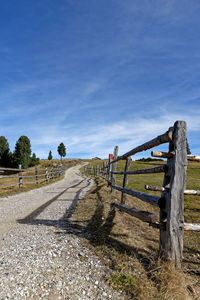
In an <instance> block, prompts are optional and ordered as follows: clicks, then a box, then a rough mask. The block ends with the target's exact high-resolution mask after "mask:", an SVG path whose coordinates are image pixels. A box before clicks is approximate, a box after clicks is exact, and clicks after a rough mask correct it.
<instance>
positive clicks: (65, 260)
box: [0, 166, 124, 300]
mask: <svg viewBox="0 0 200 300" xmlns="http://www.w3.org/2000/svg"><path fill="white" fill-rule="evenodd" d="M79 169H80V166H75V167H73V168H70V169H69V170H67V171H66V174H65V178H64V179H63V180H61V181H59V182H57V183H54V184H51V185H49V186H48V187H47V186H46V187H42V188H40V189H37V190H33V191H30V192H26V193H21V194H19V195H15V196H12V197H8V198H2V199H0V205H1V208H3V212H4V213H3V215H2V214H1V215H0V224H1V226H0V231H1V241H0V299H52V300H54V299H55V300H56V299H68V300H70V299H71V300H76V299H77V300H78V299H83V300H86V299H102V300H104V299H116V300H118V299H124V296H123V295H122V294H120V293H118V292H116V291H114V290H113V289H112V288H111V287H110V286H108V284H107V283H106V276H107V275H108V270H107V268H106V267H105V266H104V265H103V264H102V262H101V261H100V260H99V258H98V257H97V256H95V255H94V254H93V253H92V252H90V250H89V249H87V248H85V247H83V245H82V242H81V237H78V236H76V235H75V234H74V232H73V229H72V228H71V227H70V222H69V221H68V219H69V217H70V216H71V214H72V213H73V210H74V209H75V207H76V205H77V203H78V201H82V200H81V199H82V198H83V196H84V194H85V193H86V192H87V191H88V189H90V187H91V185H92V184H93V183H92V180H91V179H89V178H87V177H85V176H83V175H81V174H80V172H79ZM23 207H24V209H23ZM10 212H11V213H10ZM14 212H16V213H14ZM6 220H8V222H7V221H6ZM6 224H8V226H6Z"/></svg>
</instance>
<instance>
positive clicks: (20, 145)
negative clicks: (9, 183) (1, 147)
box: [13, 135, 31, 169]
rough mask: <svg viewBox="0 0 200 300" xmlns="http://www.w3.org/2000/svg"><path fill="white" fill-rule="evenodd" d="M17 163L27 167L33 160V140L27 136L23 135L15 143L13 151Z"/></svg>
mask: <svg viewBox="0 0 200 300" xmlns="http://www.w3.org/2000/svg"><path fill="white" fill-rule="evenodd" d="M13 156H14V162H15V165H16V166H18V165H22V168H24V169H26V168H28V166H29V163H30V161H31V142H30V140H29V138H28V137H27V136H24V135H23V136H21V137H20V138H19V139H18V141H17V142H16V145H15V151H14V153H13Z"/></svg>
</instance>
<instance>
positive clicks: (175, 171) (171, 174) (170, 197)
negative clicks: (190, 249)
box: [159, 121, 187, 268]
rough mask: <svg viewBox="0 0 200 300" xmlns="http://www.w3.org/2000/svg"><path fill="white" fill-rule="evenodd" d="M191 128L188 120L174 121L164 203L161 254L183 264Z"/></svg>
mask: <svg viewBox="0 0 200 300" xmlns="http://www.w3.org/2000/svg"><path fill="white" fill-rule="evenodd" d="M186 138H187V129H186V123H185V122H184V121H177V122H175V124H174V130H173V138H172V141H171V142H170V144H169V152H170V153H171V154H173V155H172V157H171V158H168V160H167V171H166V172H165V176H164V182H163V187H164V188H165V191H164V192H162V196H161V199H160V201H159V206H160V224H161V225H160V256H161V258H163V259H164V260H171V261H174V262H175V265H176V267H178V268H180V267H181V263H182V253H183V233H184V216H183V209H184V190H185V185H186V169H187V150H186Z"/></svg>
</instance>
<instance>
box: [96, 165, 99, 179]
mask: <svg viewBox="0 0 200 300" xmlns="http://www.w3.org/2000/svg"><path fill="white" fill-rule="evenodd" d="M96 175H97V176H99V165H97V174H96Z"/></svg>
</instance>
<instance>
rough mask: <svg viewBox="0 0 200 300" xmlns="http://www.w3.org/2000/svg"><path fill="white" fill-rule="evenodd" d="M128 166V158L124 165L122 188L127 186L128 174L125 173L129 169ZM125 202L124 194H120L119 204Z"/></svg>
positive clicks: (129, 162) (129, 160) (129, 159)
mask: <svg viewBox="0 0 200 300" xmlns="http://www.w3.org/2000/svg"><path fill="white" fill-rule="evenodd" d="M130 164H131V158H130V157H128V158H127V159H126V164H125V168H124V178H123V188H126V187H127V185H128V174H127V172H128V171H129V169H130ZM125 200H126V194H125V193H124V192H122V195H121V204H125Z"/></svg>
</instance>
